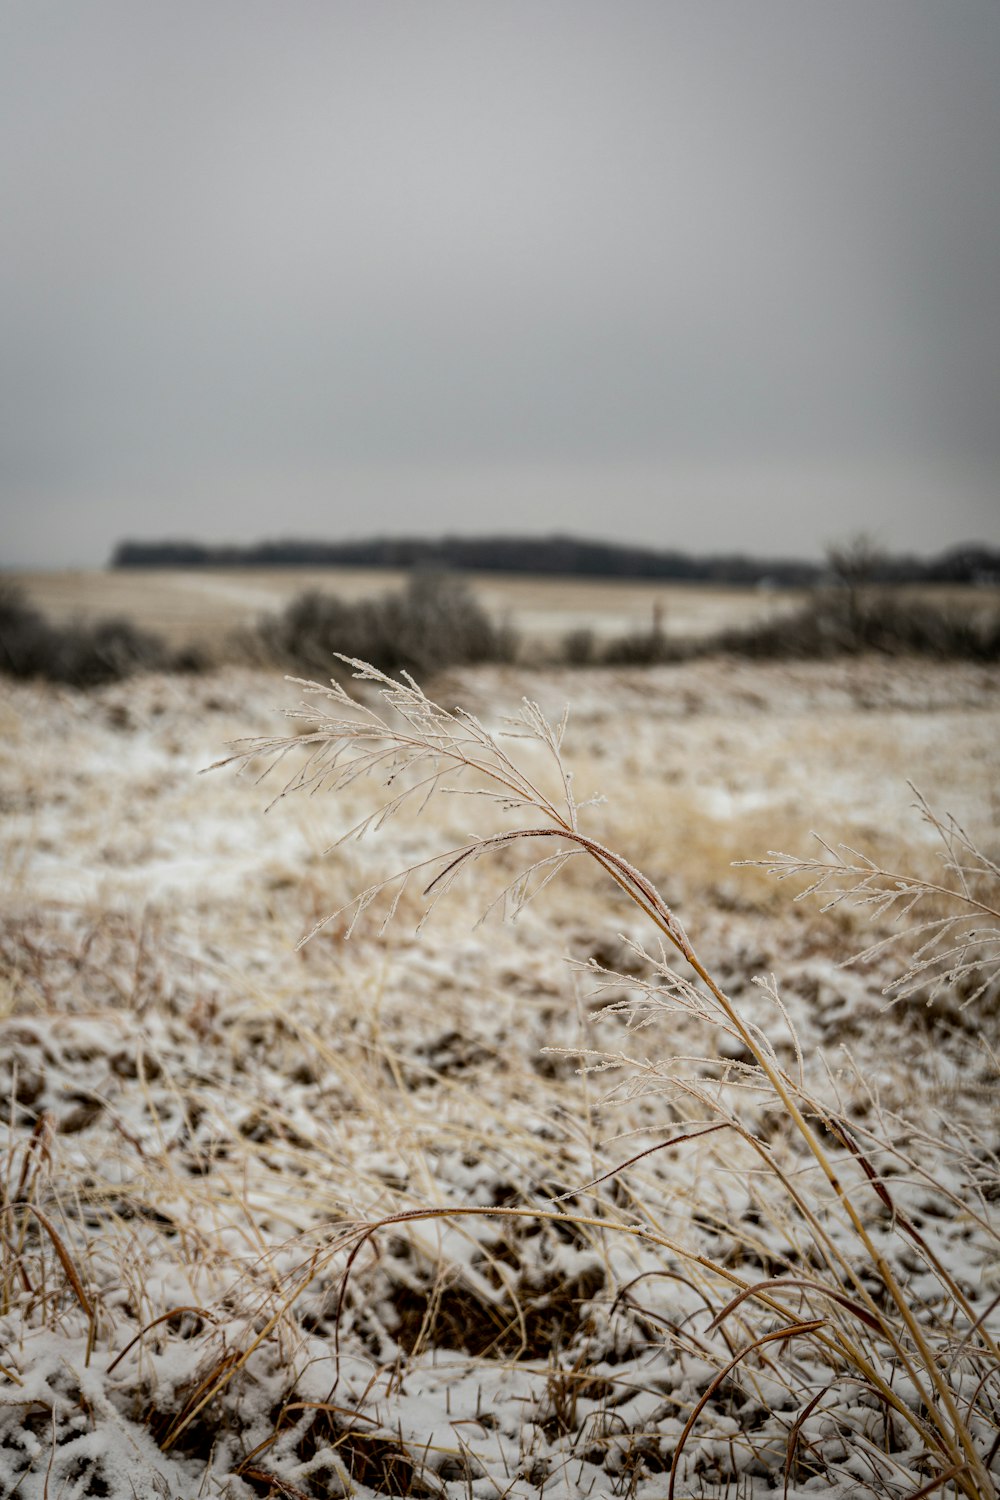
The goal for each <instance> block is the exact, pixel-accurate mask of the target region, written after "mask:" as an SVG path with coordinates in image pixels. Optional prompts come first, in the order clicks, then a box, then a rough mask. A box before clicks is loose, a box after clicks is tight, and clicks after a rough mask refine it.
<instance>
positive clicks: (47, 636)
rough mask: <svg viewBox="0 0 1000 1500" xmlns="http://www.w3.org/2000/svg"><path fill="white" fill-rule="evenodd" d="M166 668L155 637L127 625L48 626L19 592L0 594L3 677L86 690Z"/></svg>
mask: <svg viewBox="0 0 1000 1500" xmlns="http://www.w3.org/2000/svg"><path fill="white" fill-rule="evenodd" d="M187 660H188V658H185V662H186V661H187ZM191 660H192V661H193V658H192V659H191ZM172 664H173V663H172V660H171V658H170V655H169V653H168V651H167V648H166V646H165V645H164V642H163V641H162V640H161V639H160V637H159V636H157V635H154V634H152V633H151V632H150V631H146V630H140V629H139V627H138V626H137V625H134V624H133V623H132V622H131V621H130V620H119V619H105V620H97V621H95V622H94V623H93V624H83V623H81V622H77V623H76V624H73V625H66V626H58V625H53V624H52V623H51V621H49V620H47V619H46V618H45V616H44V615H43V614H41V613H40V611H38V610H36V609H35V608H34V607H33V606H32V605H30V604H28V602H27V601H26V600H25V598H24V596H23V594H22V593H21V591H20V590H19V589H17V588H16V587H14V586H11V585H9V584H7V585H5V586H4V587H3V588H2V589H0V671H2V672H4V673H5V674H6V675H7V676H9V677H21V678H39V679H41V680H43V681H46V682H59V683H64V684H65V685H67V686H69V687H79V688H90V687H99V686H100V685H101V684H102V683H107V682H117V681H118V680H119V679H121V678H123V677H131V676H132V675H133V674H134V673H136V672H143V671H155V670H161V669H165V668H168V667H169V666H171V665H172ZM185 669H187V670H197V668H196V667H194V666H186V668H185Z"/></svg>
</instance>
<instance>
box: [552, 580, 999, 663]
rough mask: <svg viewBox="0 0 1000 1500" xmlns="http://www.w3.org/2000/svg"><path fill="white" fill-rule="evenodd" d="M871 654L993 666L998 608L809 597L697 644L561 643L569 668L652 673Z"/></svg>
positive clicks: (647, 635) (642, 640)
mask: <svg viewBox="0 0 1000 1500" xmlns="http://www.w3.org/2000/svg"><path fill="white" fill-rule="evenodd" d="M866 651H873V652H878V653H880V654H882V655H886V656H930V657H939V658H941V659H943V660H965V661H983V662H985V661H998V660H1000V609H998V608H996V607H993V608H992V609H978V610H977V609H972V608H970V607H968V606H966V607H958V606H952V607H950V608H949V607H946V606H942V605H940V604H937V603H935V602H934V601H933V600H931V599H925V598H921V599H907V598H898V597H895V596H893V595H891V594H888V593H884V592H876V593H872V594H871V595H866V596H865V597H859V596H858V595H857V594H856V593H855V592H854V591H853V590H849V589H848V590H843V591H841V590H835V591H830V592H822V593H817V594H814V595H813V596H812V597H811V598H810V599H808V600H807V601H806V602H805V603H804V604H803V605H802V607H801V608H800V609H797V610H793V611H791V612H790V613H788V614H782V615H779V616H777V617H776V618H774V619H770V620H764V621H761V622H759V623H755V624H752V625H744V626H736V627H733V628H730V629H728V630H724V631H719V632H718V633H717V634H715V635H712V636H705V637H702V638H699V639H692V638H689V637H680V636H669V635H667V634H666V633H665V632H663V631H662V630H660V629H653V630H648V631H645V632H642V631H640V632H637V633H632V634H627V635H622V636H617V637H614V638H612V639H611V640H608V641H604V642H600V641H599V640H598V639H597V637H596V636H595V634H594V632H593V631H590V630H577V631H574V632H573V633H572V634H570V635H568V636H567V637H566V638H565V640H564V642H563V659H564V660H565V661H566V663H567V664H568V665H570V666H587V665H601V666H635V667H638V666H653V665H657V664H662V663H665V662H676V661H689V660H691V659H692V658H694V657H698V656H711V655H715V654H717V653H719V652H727V653H729V654H730V655H733V656H746V657H751V658H754V659H757V660H793V659H799V660H823V659H826V658H830V657H834V656H856V655H860V654H861V653H862V652H866Z"/></svg>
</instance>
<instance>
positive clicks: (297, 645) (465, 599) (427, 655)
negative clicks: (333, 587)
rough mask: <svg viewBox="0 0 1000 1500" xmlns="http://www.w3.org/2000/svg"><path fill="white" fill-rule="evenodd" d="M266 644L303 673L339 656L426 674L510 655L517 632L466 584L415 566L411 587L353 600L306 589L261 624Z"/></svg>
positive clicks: (324, 667)
mask: <svg viewBox="0 0 1000 1500" xmlns="http://www.w3.org/2000/svg"><path fill="white" fill-rule="evenodd" d="M258 637H259V639H260V640H261V642H262V643H263V645H264V647H265V649H266V650H268V651H269V652H270V653H271V655H272V656H273V657H274V658H275V659H276V660H277V661H279V662H280V663H282V664H283V665H286V666H289V667H291V668H292V669H294V670H295V671H297V672H305V673H320V674H323V675H324V676H325V675H327V674H328V673H329V671H330V670H331V668H332V666H333V664H334V657H335V656H336V655H338V654H339V655H344V656H351V657H362V658H364V660H365V661H371V662H373V663H374V664H375V665H377V666H378V667H379V668H380V669H381V670H383V671H388V672H399V671H405V672H413V673H415V674H418V675H421V676H427V675H428V674H431V673H433V672H437V671H440V670H442V669H443V668H446V667H453V666H467V665H472V664H474V663H476V662H487V661H492V662H502V661H510V660H511V659H512V657H513V656H514V654H515V651H516V649H517V641H516V637H515V636H514V634H513V633H512V632H511V631H510V630H507V629H505V628H499V627H497V626H496V625H494V623H493V622H492V620H491V619H490V617H489V615H487V613H486V612H485V610H484V609H483V608H482V607H481V605H480V604H479V603H478V601H477V600H476V598H475V596H474V595H473V593H472V591H471V590H470V589H469V588H468V587H467V585H466V584H464V583H463V582H461V581H460V580H458V579H455V578H452V577H450V576H448V575H447V574H444V575H436V574H432V573H415V574H414V575H413V576H412V577H411V578H410V580H409V582H408V584H407V586H406V588H405V589H403V590H402V591H401V592H398V593H387V594H383V595H381V596H378V597H376V598H371V599H360V600H358V601H356V602H355V603H348V602H347V601H345V600H343V599H339V598H337V597H336V596H335V595H331V594H322V593H319V592H316V591H312V592H309V593H305V594H302V595H300V596H299V597H298V598H297V599H294V600H293V601H292V603H291V604H289V605H288V607H287V608H286V609H285V610H284V611H283V612H282V613H281V614H280V615H277V616H269V617H268V618H267V619H265V620H263V621H262V622H261V624H260V626H259V627H258Z"/></svg>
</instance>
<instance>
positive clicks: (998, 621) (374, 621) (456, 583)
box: [0, 573, 1000, 688]
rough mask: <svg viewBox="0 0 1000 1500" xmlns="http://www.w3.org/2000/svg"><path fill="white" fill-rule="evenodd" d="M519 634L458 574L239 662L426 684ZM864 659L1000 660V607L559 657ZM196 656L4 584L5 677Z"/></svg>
mask: <svg viewBox="0 0 1000 1500" xmlns="http://www.w3.org/2000/svg"><path fill="white" fill-rule="evenodd" d="M518 647H519V642H518V637H517V635H516V634H515V632H514V631H513V630H511V629H510V628H509V627H507V626H505V625H498V624H496V623H495V622H494V621H493V620H492V619H491V618H490V616H489V615H488V614H487V613H486V611H485V610H484V609H483V608H482V606H481V605H480V604H479V602H478V601H477V599H476V597H475V595H474V593H473V592H472V591H471V589H470V588H469V587H468V586H467V585H466V584H465V583H464V582H462V581H461V580H460V579H457V578H455V577H453V576H451V575H447V574H445V575H434V574H429V573H415V574H414V575H413V576H412V577H411V579H410V581H409V583H408V584H407V586H406V587H405V588H404V589H402V590H400V591H398V592H395V593H386V594H382V595H378V596H376V597H372V598H366V599H359V600H355V601H353V602H350V601H347V600H344V599H340V598H338V597H336V596H335V595H332V594H325V593H319V592H310V593H304V594H301V595H299V596H298V597H297V598H296V599H293V600H292V602H291V603H290V604H289V605H288V606H287V607H286V608H285V609H284V610H282V611H280V612H279V613H277V614H273V615H267V616H265V617H264V618H263V619H261V620H260V621H259V622H258V624H257V625H256V627H255V628H254V629H253V630H252V631H251V632H249V633H246V634H244V635H243V637H242V638H240V639H239V640H235V641H233V642H231V643H230V646H229V649H228V651H227V654H228V655H229V656H231V657H236V658H241V659H243V660H250V661H254V662H257V663H265V664H267V665H276V666H279V667H282V668H283V669H285V670H288V671H292V672H295V673H297V674H301V675H302V676H308V677H320V678H328V677H329V676H330V673H331V672H332V671H333V670H334V669H335V667H336V663H335V661H334V653H337V652H339V653H341V654H342V655H344V656H351V657H357V658H360V659H362V660H364V661H368V662H371V663H372V664H373V665H375V666H376V667H379V668H380V669H381V670H382V671H385V672H391V673H398V672H400V671H407V672H412V673H413V675H414V676H417V677H428V676H431V675H433V673H435V672H438V671H441V670H444V669H446V668H448V667H453V666H471V665H475V664H477V663H482V662H509V661H512V660H514V658H515V657H516V655H517V652H518ZM865 651H874V652H880V653H882V654H886V655H899V656H902V655H918V656H927V657H938V658H941V659H963V660H970V661H983V662H985V661H997V660H1000V610H998V609H997V608H996V607H994V608H992V609H978V610H976V609H972V608H969V607H964V608H959V607H954V606H953V607H950V608H949V607H943V606H941V605H939V604H936V603H935V602H934V601H933V600H931V599H927V598H905V597H903V598H900V597H898V596H895V595H892V594H890V593H887V592H885V591H882V590H871V591H869V590H856V589H850V588H847V589H838V590H831V591H825V592H820V593H816V594H814V595H813V596H812V597H811V598H809V599H808V600H807V601H806V602H805V603H804V604H803V605H802V607H801V608H800V609H798V610H795V611H793V612H791V613H788V614H782V615H779V616H777V617H776V618H774V619H770V620H765V621H763V622H760V623H757V624H753V625H748V626H742V627H737V628H733V629H729V630H725V631H721V632H719V633H718V634H716V635H714V636H710V637H704V638H699V639H691V638H683V637H678V636H672V635H667V634H666V632H665V631H663V630H662V629H661V628H660V626H659V623H658V622H656V623H654V626H653V628H652V629H651V630H648V631H638V632H631V633H628V634H625V635H621V636H618V637H614V638H612V639H610V640H601V639H600V638H599V637H598V636H597V635H596V634H595V632H594V631H592V630H586V629H584V630H576V631H573V632H572V633H571V634H570V635H568V636H567V637H566V638H565V639H564V641H563V642H562V645H561V648H560V651H559V654H558V659H559V660H560V661H561V662H563V663H564V664H566V665H568V666H608V667H614V666H631V667H642V666H652V665H657V664H662V663H667V662H677V661H685V660H691V659H693V658H695V657H699V656H708V655H712V654H714V653H718V652H728V653H730V654H732V655H737V656H745V657H750V658H755V659H759V660H767V659H770V660H780V659H796V658H797V659H799V660H811V659H815V660H819V659H824V658H829V657H834V656H844V655H854V654H858V653H861V652H865ZM205 665H206V662H205V660H204V659H203V658H202V657H201V656H200V655H199V653H197V652H193V651H191V650H188V651H185V652H183V653H180V654H178V653H175V652H171V651H170V650H169V648H168V647H167V645H166V643H165V642H164V641H163V640H162V638H161V637H159V636H157V635H155V634H153V633H151V632H150V631H147V630H142V629H140V628H139V627H138V626H136V625H134V624H133V623H132V622H131V621H129V620H119V619H108V620H98V621H96V622H95V623H93V624H82V623H76V624H73V625H70V626H59V625H55V624H53V623H52V622H51V621H50V620H48V619H46V618H45V616H44V615H42V614H41V613H40V612H39V611H38V610H36V609H35V608H33V607H32V606H31V605H30V604H28V603H27V602H26V601H25V599H24V598H23V597H22V595H21V594H20V593H19V591H18V590H17V589H16V588H14V587H12V586H10V585H7V586H3V585H0V672H4V673H6V674H7V675H8V676H13V677H23V678H29V677H34V678H40V679H43V680H46V681H49V682H60V683H65V684H67V685H70V686H74V687H82V688H87V687H97V686H100V685H101V684H102V683H106V682H114V681H117V680H119V679H120V678H124V677H129V676H131V675H132V674H133V673H135V672H140V671H179V670H186V671H192V670H199V669H200V668H202V667H203V666H205Z"/></svg>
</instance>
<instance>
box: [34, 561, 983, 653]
mask: <svg viewBox="0 0 1000 1500" xmlns="http://www.w3.org/2000/svg"><path fill="white" fill-rule="evenodd" d="M17 576H18V581H19V583H20V584H21V586H22V587H23V588H24V590H25V592H26V593H27V595H28V597H29V599H30V600H31V601H32V602H33V603H34V604H36V605H37V606H38V608H40V609H42V610H43V611H44V612H45V613H46V614H48V615H50V616H51V618H52V619H53V620H54V621H56V622H57V623H62V622H65V621H69V620H72V619H74V618H80V619H84V620H93V619H95V618H97V617H98V616H100V615H124V616H127V617H128V618H131V619H133V620H135V622H136V623H137V624H139V625H142V626H145V627H146V628H147V629H150V630H155V631H157V632H158V633H159V634H161V635H163V636H164V637H165V639H166V640H167V641H168V642H169V643H170V644H171V645H172V646H181V645H188V644H202V645H203V644H205V643H208V644H211V643H213V642H217V641H218V640H219V639H220V638H221V637H224V636H225V635H226V634H228V633H229V632H230V631H233V630H238V629H241V628H245V627H247V626H249V625H252V624H253V623H254V622H255V621H256V620H257V619H258V618H259V617H260V616H261V615H262V614H264V613H266V612H268V611H274V610H278V609H281V608H282V607H283V606H284V605H286V604H287V603H289V601H290V600H291V599H293V598H294V597H295V596H296V595H297V594H300V593H302V592H304V591H305V590H307V589H318V590H319V591H320V592H323V593H331V594H337V595H339V596H341V597H342V598H344V599H348V600H354V599H361V598H365V597H367V596H369V595H372V594H381V593H384V592H386V591H387V590H389V589H394V588H400V587H402V586H403V584H404V583H405V579H406V575H405V574H403V573H395V572H392V571H390V570H385V569H377V570H376V569H359V568H324V569H317V570H312V569H309V568H260V569H235V568H234V569H225V570H219V571H212V570H210V569H192V570H189V571H184V570H179V569H178V570H174V569H163V570H161V569H149V570H148V571H146V570H142V571H139V570H137V571H128V570H117V569H110V570H108V571H100V570H94V571H89V572H88V571H74V570H68V571H62V572H50V573H44V572H38V573H22V574H19V575H17ZM468 582H469V584H470V586H471V588H472V589H473V591H474V592H475V594H476V595H477V597H478V598H479V599H480V600H481V601H482V603H483V605H484V607H485V608H486V609H487V610H488V611H489V613H490V614H491V615H492V616H493V617H494V618H495V619H496V620H498V621H508V620H509V622H510V623H511V624H512V625H513V626H514V628H515V629H516V630H517V631H518V632H519V633H520V634H521V635H522V636H524V637H525V638H527V639H528V640H530V641H532V642H538V643H540V644H543V645H545V644H555V643H557V642H558V641H560V640H561V639H562V637H563V636H565V635H566V634H567V633H568V632H569V631H571V630H578V629H581V628H585V627H589V628H590V629H592V630H594V632H595V634H597V635H598V636H600V637H606V636H613V635H620V634H623V633H625V632H628V631H642V630H648V629H649V628H650V626H651V624H652V622H653V618H654V611H659V619H660V622H661V625H662V628H663V629H664V631H666V632H667V633H668V634H675V635H693V636H700V635H707V634H709V633H711V632H713V631H715V630H720V629H723V628H725V627H727V626H730V625H739V624H747V623H749V622H750V621H752V620H757V619H762V618H766V617H767V616H769V615H771V614H773V613H774V612H775V611H779V610H788V609H791V608H794V606H795V605H796V604H797V603H798V602H799V600H800V598H801V596H800V595H799V594H798V593H797V592H794V591H780V592H774V593H771V592H769V591H767V590H762V589H742V588H711V587H704V586H701V585H690V586H689V585H681V584H674V585H670V584H660V583H647V582H642V581H607V582H605V581H600V580H592V579H574V578H525V577H524V576H522V575H514V574H510V575H501V574H482V573H478V574H471V575H469V578H468ZM970 592H971V591H970Z"/></svg>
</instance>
